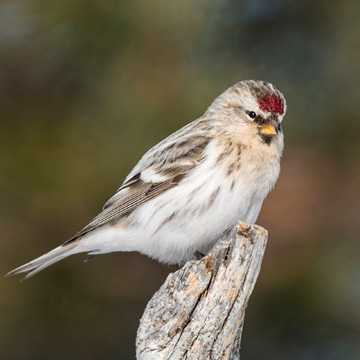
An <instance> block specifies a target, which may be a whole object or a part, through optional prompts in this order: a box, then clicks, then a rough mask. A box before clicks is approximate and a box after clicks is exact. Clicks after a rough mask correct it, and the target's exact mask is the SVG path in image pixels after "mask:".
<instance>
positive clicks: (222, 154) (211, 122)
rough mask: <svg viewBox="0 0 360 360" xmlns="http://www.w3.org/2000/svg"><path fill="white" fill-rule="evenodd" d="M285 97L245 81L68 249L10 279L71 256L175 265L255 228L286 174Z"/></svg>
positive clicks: (152, 157) (186, 130) (145, 167)
mask: <svg viewBox="0 0 360 360" xmlns="http://www.w3.org/2000/svg"><path fill="white" fill-rule="evenodd" d="M285 111H286V103H285V99H284V96H283V95H282V94H281V93H280V92H279V91H278V90H277V89H276V88H275V87H274V86H273V85H272V84H270V83H268V82H265V81H254V80H248V81H241V82H239V83H237V84H235V85H234V86H232V87H230V88H229V89H227V90H226V91H225V92H224V93H222V94H221V95H220V96H219V97H218V98H217V99H215V101H214V102H213V103H212V104H211V105H210V107H209V108H208V109H207V110H206V112H205V114H204V115H203V116H201V117H200V118H199V119H197V120H195V121H193V122H192V123H190V124H188V125H186V126H185V127H183V128H182V129H180V130H178V131H177V132H175V133H174V134H172V135H170V136H169V137H167V138H166V139H165V140H163V141H161V142H160V143H159V144H157V145H155V146H154V147H153V148H152V149H150V150H149V151H148V152H147V153H146V154H145V155H144V156H143V157H142V158H141V160H140V161H139V162H138V164H137V165H136V166H135V167H134V169H133V170H132V171H131V172H130V174H129V175H128V177H127V178H126V179H125V181H124V183H123V184H122V186H121V187H120V188H119V190H118V191H117V192H116V193H115V195H114V196H113V197H112V198H110V200H109V201H108V202H107V203H106V204H105V206H104V208H103V210H102V212H101V213H100V214H99V215H98V216H96V217H95V218H94V219H93V220H92V221H91V222H90V223H89V224H88V225H87V226H85V227H84V228H83V229H82V230H80V231H79V232H78V233H77V234H76V235H75V236H73V237H72V238H71V239H69V240H68V241H66V242H65V243H64V244H63V245H61V246H59V247H57V248H55V249H54V250H51V251H50V252H48V253H47V254H45V255H42V256H40V257H39V258H37V259H35V260H33V261H31V262H29V263H27V264H25V265H23V266H20V267H19V268H17V269H15V270H13V271H11V272H10V273H9V274H8V275H14V274H18V273H22V272H28V274H27V275H26V277H25V278H27V277H30V276H32V275H34V274H36V273H37V272H39V271H41V270H43V269H45V268H46V267H48V266H49V265H51V264H53V263H55V262H57V261H59V260H61V259H64V258H65V257H67V256H69V255H73V254H77V253H81V252H85V253H88V255H89V256H90V257H91V256H92V255H97V254H104V253H109V252H113V251H139V252H140V253H143V254H146V255H148V256H150V257H152V258H154V259H157V260H159V261H161V262H163V263H168V264H173V263H177V264H183V263H184V262H185V261H187V260H189V259H193V258H195V253H203V254H206V253H207V252H208V251H209V249H210V248H211V247H212V246H213V245H214V243H215V242H216V240H217V239H218V238H219V237H220V236H221V234H222V233H223V232H224V231H225V230H227V229H229V228H231V227H232V226H233V225H234V224H235V222H236V221H237V220H242V221H244V222H246V223H254V222H255V221H256V219H257V217H258V215H259V212H260V209H261V205H262V203H263V200H264V199H265V197H266V195H267V194H268V193H269V191H270V190H271V189H272V188H273V187H274V185H275V182H276V180H277V178H278V176H279V172H280V157H281V154H282V151H283V146H284V140H283V139H284V137H283V132H282V127H281V122H282V119H283V117H284V115H285Z"/></svg>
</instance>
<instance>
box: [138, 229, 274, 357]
mask: <svg viewBox="0 0 360 360" xmlns="http://www.w3.org/2000/svg"><path fill="white" fill-rule="evenodd" d="M266 242H267V231H266V230H265V229H263V228H261V227H260V226H257V225H247V224H244V223H242V222H239V223H238V224H237V225H236V227H235V228H234V229H232V230H231V231H229V232H227V233H226V234H225V235H224V237H223V238H222V239H220V240H219V241H218V242H217V244H216V245H215V247H214V248H213V250H212V251H211V252H210V253H209V254H208V255H207V256H205V257H203V258H202V259H200V260H196V261H195V260H194V261H189V262H187V263H186V264H185V265H184V266H183V267H182V268H181V269H180V270H178V271H176V272H174V273H171V274H170V275H169V276H168V277H167V279H166V281H165V283H164V284H163V285H162V287H161V288H160V289H159V290H158V291H157V292H156V293H155V295H154V296H153V297H152V299H151V300H150V301H149V303H148V304H147V306H146V309H145V312H144V314H143V316H142V319H141V321H140V326H139V328H138V332H137V338H136V356H137V359H138V360H158V359H166V360H178V359H187V360H192V359H193V360H195V359H196V360H209V359H211V360H220V359H223V360H225V359H231V360H235V359H236V360H238V359H240V341H241V333H242V328H243V324H244V316H245V309H246V306H247V303H248V301H249V297H250V295H251V293H252V290H253V288H254V285H255V282H256V279H257V277H258V275H259V272H260V267H261V262H262V259H263V256H264V252H265V247H266Z"/></svg>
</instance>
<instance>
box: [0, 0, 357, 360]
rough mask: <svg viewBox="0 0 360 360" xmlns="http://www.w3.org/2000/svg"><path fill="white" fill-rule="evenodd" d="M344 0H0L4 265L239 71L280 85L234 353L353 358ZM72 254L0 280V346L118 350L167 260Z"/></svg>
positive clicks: (352, 207)
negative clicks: (268, 176)
mask: <svg viewBox="0 0 360 360" xmlns="http://www.w3.org/2000/svg"><path fill="white" fill-rule="evenodd" d="M359 5H360V3H359V2H358V1H356V0H345V1H341V2H339V1H325V0H312V1H310V0H305V1H300V0H287V1H285V0H252V1H250V0H242V1H237V2H235V1H232V0H223V1H215V0H208V1H204V0H202V1H201V0H199V1H190V0H185V1H181V2H173V1H165V0H153V1H152V2H151V3H150V2H148V1H145V0H138V1H112V0H102V1H100V0H89V1H86V2H84V1H80V0H72V1H69V0H64V1H58V0H56V1H52V2H48V1H44V0H27V1H25V0H11V1H10V0H4V1H2V2H1V3H0V79H1V81H0V108H1V113H0V121H1V132H0V143H1V146H2V151H1V157H0V161H1V168H0V169H1V177H0V186H1V192H0V201H1V204H2V206H1V208H0V226H1V234H2V236H1V245H2V249H3V250H2V251H1V255H0V258H1V271H2V273H6V272H7V271H9V270H10V269H12V268H14V267H15V266H17V265H20V264H22V263H24V262H26V261H28V260H30V259H32V258H34V257H36V256H38V255H40V254H42V253H43V252H45V251H47V250H49V249H51V248H53V247H55V246H57V245H58V244H60V243H62V242H63V241H64V240H66V239H67V238H68V237H70V236H71V235H72V234H73V233H75V232H76V231H77V230H78V229H79V228H80V227H82V226H83V225H85V224H86V223H87V221H88V220H89V219H91V218H92V217H93V216H94V215H95V214H96V213H97V212H98V211H99V210H100V208H101V206H102V205H103V203H104V202H105V201H106V200H107V198H109V197H110V196H111V195H112V194H113V192H114V191H115V190H116V189H117V188H118V187H119V185H120V184H121V182H122V180H123V179H124V177H125V176H126V174H127V173H128V172H129V171H130V170H131V168H132V166H134V165H135V163H136V162H137V161H138V159H139V158H140V156H141V155H142V154H143V153H144V152H145V151H146V150H148V149H149V148H150V147H151V146H152V145H154V144H156V143H157V142H158V141H159V140H161V139H162V138H164V137H165V136H167V135H168V134H170V133H171V132H173V131H175V130H176V129H178V128H179V127H181V126H183V125H185V124H186V123H188V122H190V121H192V120H194V119H195V118H196V117H198V116H200V115H201V114H202V113H203V112H204V110H205V109H206V107H207V106H208V105H209V104H210V102H211V101H212V100H213V99H214V98H215V97H216V96H217V95H218V94H220V92H222V91H223V90H224V89H225V88H226V87H228V86H230V85H232V84H233V83H235V82H237V81H239V80H242V79H250V78H255V79H264V80H268V81H271V82H273V83H274V84H275V85H276V86H277V87H278V88H279V89H280V90H281V91H282V92H283V93H284V94H285V96H286V98H287V102H288V112H287V116H286V118H285V123H284V128H285V133H286V149H285V154H284V158H283V162H282V174H281V176H280V179H279V182H278V184H277V187H276V190H275V191H274V192H273V193H272V194H271V195H270V196H269V198H268V199H267V201H266V202H265V204H264V207H263V210H262V214H261V217H260V219H259V220H258V223H259V224H261V225H263V226H265V227H266V228H267V229H268V230H269V233H270V239H269V244H268V249H267V253H266V257H265V260H264V264H263V268H262V272H261V275H260V278H259V280H258V284H257V286H256V289H255V292H254V294H253V296H252V298H251V302H250V305H249V308H248V311H247V315H246V323H245V329H244V333H243V341H242V353H243V357H244V358H246V359H264V358H267V359H271V358H274V359H289V358H291V359H299V360H305V359H306V360H308V359H309V360H311V359H324V360H332V359H343V358H346V359H358V358H359V353H360V344H359V341H358V339H359V335H360V312H359V309H358V304H359V301H360V290H359V286H358V283H359V280H360V265H359V264H360V261H359V260H360V259H359V254H360V252H359V241H358V240H359V235H360V221H359V220H360V219H359V213H360V211H359V210H360V209H359V203H360V195H359V191H358V187H359V183H360V166H359V156H358V155H359V151H360V143H359V140H358V133H359V131H360V121H359V120H360V119H359V115H358V114H359V110H358V107H359V90H358V83H359V80H360V78H359V77H360V68H359V63H360V47H359V40H360V29H359V22H358V14H359V11H360V6H359ZM80 261H81V257H80V256H74V257H73V258H72V259H68V260H65V261H63V262H61V263H59V264H57V265H54V266H53V267H51V268H49V269H48V270H46V271H45V272H44V273H41V274H39V275H38V276H36V277H35V278H34V279H32V280H30V281H27V282H25V283H22V284H19V283H18V282H17V281H14V280H13V279H6V280H2V281H1V282H0V289H1V293H2V294H3V296H2V297H1V299H0V312H1V317H0V329H1V333H2V336H1V337H0V358H1V359H11V360H16V359H33V358H38V359H49V358H51V359H65V358H66V359H69V358H70V359H72V358H76V359H99V358H104V359H132V358H134V339H135V332H136V328H137V325H138V319H139V318H140V316H141V314H142V311H143V309H144V307H145V304H146V302H147V301H148V299H149V298H150V297H151V295H152V294H153V293H154V291H155V290H156V289H157V288H158V287H159V286H160V285H161V283H162V282H163V280H164V279H165V277H166V275H167V273H168V272H169V271H172V270H173V269H171V268H166V267H163V266H161V265H160V264H157V263H156V262H154V261H151V260H149V259H147V258H145V257H144V256H141V255H139V254H110V255H106V256H102V257H98V258H97V259H96V260H94V261H93V262H90V263H89V264H86V265H81V262H80Z"/></svg>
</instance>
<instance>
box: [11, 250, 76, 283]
mask: <svg viewBox="0 0 360 360" xmlns="http://www.w3.org/2000/svg"><path fill="white" fill-rule="evenodd" d="M76 247H77V246H76V243H73V244H69V245H67V246H58V247H57V248H55V249H53V250H51V251H49V252H48V253H46V254H44V255H42V256H40V257H38V258H37V259H35V260H32V261H30V262H28V263H27V264H24V265H22V266H19V267H18V268H16V269H14V270H12V271H10V272H9V273H7V274H6V275H5V276H6V277H9V276H13V275H16V274H20V273H24V272H27V273H28V274H27V275H26V276H25V277H24V278H23V279H22V280H25V279H28V278H29V277H31V276H33V275H35V274H37V273H38V272H39V271H41V270H43V269H45V268H47V267H48V266H50V265H52V264H54V263H56V262H58V261H60V260H62V259H64V258H66V257H67V256H70V255H73V254H76V253H78V252H81V251H79V250H78V249H76Z"/></svg>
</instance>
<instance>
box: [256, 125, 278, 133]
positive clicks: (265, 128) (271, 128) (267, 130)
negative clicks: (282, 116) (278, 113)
mask: <svg viewBox="0 0 360 360" xmlns="http://www.w3.org/2000/svg"><path fill="white" fill-rule="evenodd" d="M260 133H261V134H264V135H266V136H273V135H277V134H278V131H277V129H276V128H275V126H272V125H264V126H263V127H262V128H261V130H260Z"/></svg>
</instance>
